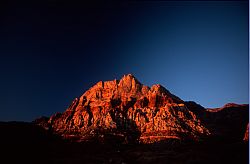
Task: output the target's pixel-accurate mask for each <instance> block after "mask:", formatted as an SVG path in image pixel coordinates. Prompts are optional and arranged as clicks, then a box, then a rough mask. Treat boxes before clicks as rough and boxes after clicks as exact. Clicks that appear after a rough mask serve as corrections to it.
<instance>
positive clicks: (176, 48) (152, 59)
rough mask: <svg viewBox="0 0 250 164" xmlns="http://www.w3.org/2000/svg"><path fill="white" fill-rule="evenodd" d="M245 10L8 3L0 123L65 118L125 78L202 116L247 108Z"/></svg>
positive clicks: (237, 5) (0, 22)
mask: <svg viewBox="0 0 250 164" xmlns="http://www.w3.org/2000/svg"><path fill="white" fill-rule="evenodd" d="M248 65H249V60H248V1H220V2H216V1H202V2H199V1H178V2H173V1H172V2H163V1H158V2H153V1H147V2H142V1H140V2H135V1H130V2H125V1H123V2H119V3H118V2H117V3H115V4H114V3H111V2H110V3H109V2H91V3H85V4H79V3H77V2H74V1H68V2H67V1H60V2H57V1H46V0H44V1H41V2H39V1H36V2H24V1H22V2H16V1H7V2H6V3H3V4H2V5H1V8H0V76H1V80H0V90H1V92H0V104H1V107H0V120H2V121H8V120H17V121H20V120H21V121H31V120H34V119H35V118H37V117H39V116H41V115H46V116H49V115H52V114H53V113H55V112H62V111H64V110H65V109H66V108H67V106H68V105H69V104H70V103H71V101H72V100H73V99H74V98H75V97H78V96H80V95H81V94H82V93H84V92H85V91H86V90H87V89H88V88H89V87H91V86H92V85H94V84H95V83H96V82H98V81H100V80H112V79H115V78H116V79H120V78H121V77H122V75H123V74H127V73H132V74H134V75H135V76H136V77H137V79H138V80H139V81H141V82H142V83H144V84H146V85H148V86H151V85H152V84H156V83H160V84H162V85H163V86H165V87H166V88H167V89H168V90H170V91H171V92H172V93H173V94H175V95H177V96H179V97H180V98H182V99H183V100H193V101H196V102H197V103H200V104H201V105H203V106H205V107H219V106H222V105H224V104H225V103H228V102H235V103H248V90H249V87H248V83H249V80H248V77H249V73H248Z"/></svg>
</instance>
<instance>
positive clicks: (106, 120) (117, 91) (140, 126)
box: [48, 74, 210, 143]
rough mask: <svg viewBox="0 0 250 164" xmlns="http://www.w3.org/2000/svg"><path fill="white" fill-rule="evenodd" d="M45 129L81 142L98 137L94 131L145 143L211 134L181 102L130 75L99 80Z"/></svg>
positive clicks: (49, 122) (158, 88)
mask: <svg viewBox="0 0 250 164" xmlns="http://www.w3.org/2000/svg"><path fill="white" fill-rule="evenodd" d="M48 126H50V129H51V130H52V131H53V132H55V133H57V134H60V135H62V136H63V137H68V136H74V137H77V138H78V139H80V140H88V139H90V138H93V137H94V136H99V135H97V131H98V132H100V131H102V132H103V131H105V133H108V134H112V135H113V136H120V137H121V136H122V137H123V139H124V142H125V141H126V142H128V140H129V141H131V140H133V141H140V142H146V143H151V142H155V141H159V140H165V139H169V138H172V139H173V138H174V139H181V140H182V139H187V138H189V139H199V138H200V137H202V136H207V135H209V134H210V132H209V130H208V129H207V128H205V127H204V126H203V125H202V123H201V121H200V120H199V119H198V118H197V117H196V115H195V114H194V113H193V112H192V111H190V110H189V109H188V108H187V106H186V105H185V103H184V101H183V100H181V99H180V98H178V97H177V96H175V95H173V94H172V93H170V92H169V91H168V90H167V89H166V88H164V87H163V86H161V85H159V84H156V85H153V86H151V88H150V87H148V86H145V85H143V84H142V83H140V82H139V81H138V80H137V79H136V78H135V77H134V76H133V75H132V74H128V75H124V76H123V77H122V78H121V79H120V80H112V81H99V82H98V83H97V84H95V85H94V86H93V87H91V88H90V89H89V90H87V91H86V92H85V93H83V95H82V96H80V97H79V98H76V99H75V100H74V101H73V102H72V104H71V105H70V106H69V107H68V109H67V110H66V111H65V112H63V113H57V114H55V115H53V116H52V117H50V119H49V120H48ZM131 137H132V139H131Z"/></svg>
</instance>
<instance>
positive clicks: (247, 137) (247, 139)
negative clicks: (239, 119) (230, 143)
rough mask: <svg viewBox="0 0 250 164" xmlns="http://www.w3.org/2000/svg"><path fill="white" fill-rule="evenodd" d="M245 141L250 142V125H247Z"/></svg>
mask: <svg viewBox="0 0 250 164" xmlns="http://www.w3.org/2000/svg"><path fill="white" fill-rule="evenodd" d="M243 140H244V141H249V124H247V128H246V132H245V135H244V138H243Z"/></svg>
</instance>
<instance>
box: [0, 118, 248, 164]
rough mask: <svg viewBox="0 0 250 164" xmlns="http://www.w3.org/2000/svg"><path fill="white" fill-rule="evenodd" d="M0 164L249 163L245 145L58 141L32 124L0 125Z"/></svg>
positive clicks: (217, 141)
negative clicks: (125, 143) (123, 143)
mask: <svg viewBox="0 0 250 164" xmlns="http://www.w3.org/2000/svg"><path fill="white" fill-rule="evenodd" d="M0 131H1V135H0V149H1V152H0V154H1V156H0V157H1V159H0V163H4V164H8V163H38V164H39V163H43V164H44V163H60V164H64V163H74V164H75V163H78V164H80V163H124V164H125V163H175V164H178V163H239V164H244V163H248V154H249V150H248V142H244V141H236V140H235V141H232V140H227V139H225V138H218V137H216V138H210V139H208V140H205V141H201V142H190V143H188V142H185V143H180V141H179V140H168V142H164V143H159V142H158V143H154V144H147V145H143V144H130V145H128V144H127V145H122V144H117V143H116V142H112V141H110V142H106V143H105V144H103V143H96V142H93V141H92V142H88V143H77V142H70V141H66V140H61V139H60V138H59V137H58V136H55V135H51V134H50V133H49V132H48V131H45V130H44V129H42V128H41V127H38V126H36V125H34V124H32V123H22V122H8V123H5V122H2V123H0Z"/></svg>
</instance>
